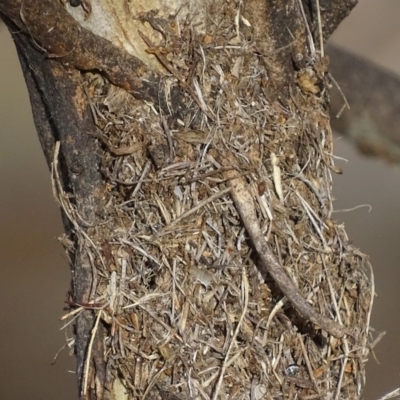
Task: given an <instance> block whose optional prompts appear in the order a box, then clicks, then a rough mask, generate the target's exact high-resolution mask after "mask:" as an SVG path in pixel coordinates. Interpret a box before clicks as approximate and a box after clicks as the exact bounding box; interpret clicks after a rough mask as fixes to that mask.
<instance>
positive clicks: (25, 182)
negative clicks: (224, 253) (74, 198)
mask: <svg viewBox="0 0 400 400" xmlns="http://www.w3.org/2000/svg"><path fill="white" fill-rule="evenodd" d="M399 15H400V2H395V1H385V2H378V1H374V0H361V1H360V4H359V5H358V6H357V7H356V9H355V10H354V12H353V14H352V16H351V17H349V18H348V19H347V20H346V21H345V22H344V23H343V24H342V26H341V29H340V31H339V32H338V33H337V34H336V35H335V37H334V41H335V42H337V43H340V44H341V45H343V46H345V47H346V48H347V49H349V50H351V51H353V52H355V53H357V54H359V55H363V56H365V57H367V58H369V59H372V60H374V61H375V62H377V63H379V64H381V65H383V66H385V67H387V68H390V69H391V70H393V71H394V72H396V73H398V74H399V75H400V56H399V46H400V30H399V23H398V21H399ZM0 54H1V59H0V321H1V325H0V399H7V400H20V399H32V400H36V399H37V400H42V399H43V400H47V399H59V400H64V399H65V400H67V399H68V400H73V399H76V398H77V392H76V387H75V386H76V384H75V376H74V374H73V372H70V371H72V370H73V369H74V359H73V358H72V357H68V350H64V351H63V352H62V353H61V355H60V357H59V359H58V362H57V364H56V365H55V366H51V365H50V363H51V361H52V359H53V357H54V355H55V354H56V352H57V350H58V349H59V348H60V347H62V346H63V345H64V343H65V333H64V331H60V327H61V323H60V322H59V321H58V318H59V317H60V316H61V315H63V301H64V299H65V294H66V292H67V290H68V288H69V279H70V275H69V270H68V265H67V262H66V259H65V256H64V253H63V249H62V247H61V246H60V245H59V244H58V242H57V239H56V238H57V237H58V236H60V235H61V233H62V226H61V222H60V215H59V211H58V208H57V206H56V204H55V201H54V200H53V198H52V194H51V187H50V175H49V171H48V169H47V166H46V164H45V161H44V157H43V155H42V154H41V149H40V146H39V142H38V140H37V138H36V132H35V129H34V127H33V124H32V117H31V113H30V107H29V101H28V97H27V93H26V88H25V83H24V82H23V78H22V75H21V72H20V67H19V64H18V60H17V57H16V54H15V50H14V48H13V44H12V42H11V40H10V37H9V34H8V32H7V31H6V29H5V28H4V27H0ZM372 95H373V94H372ZM399 112H400V110H399ZM335 143H336V154H337V155H339V156H341V157H345V158H347V159H348V160H349V162H348V163H344V162H342V161H338V165H340V166H342V167H343V168H344V171H345V173H344V175H343V176H337V177H335V188H334V194H335V197H336V198H337V201H336V202H335V209H336V210H340V209H344V208H350V207H353V206H356V205H359V204H365V203H368V204H370V205H371V206H372V211H371V212H368V209H367V208H361V209H358V210H355V211H352V212H346V213H343V212H338V213H337V214H335V217H336V219H337V220H338V221H343V222H345V224H346V227H347V231H348V233H349V236H350V238H351V239H352V240H353V241H354V243H355V244H356V245H357V246H358V247H360V248H361V249H362V250H363V251H364V252H365V253H368V254H370V256H371V261H372V264H373V266H374V269H375V281H376V291H377V293H378V297H377V298H376V303H375V308H374V313H373V318H372V327H373V328H374V329H375V330H376V331H378V332H379V331H383V330H384V331H387V335H386V336H385V337H384V339H383V340H382V342H381V343H380V344H379V345H378V347H377V348H376V357H377V359H378V361H379V363H378V362H377V361H376V360H374V358H373V357H372V356H371V357H370V362H369V364H368V375H367V388H366V391H365V395H364V398H365V399H366V400H373V399H377V398H378V397H379V396H382V395H383V394H385V393H387V392H389V391H391V390H393V389H395V388H396V387H399V386H400V363H399V358H400V339H399V332H400V321H399V314H400V313H399V310H400V304H399V303H400V287H399V286H400V285H399V282H400V263H399V261H398V260H399V259H400V241H399V237H400V212H399V204H400V168H399V167H398V166H389V165H385V164H384V163H383V162H381V161H378V160H371V159H366V158H362V157H361V156H359V155H358V154H357V153H356V152H355V151H354V149H353V148H352V147H351V146H350V145H349V144H348V143H347V142H346V141H345V140H344V139H341V138H339V137H337V138H336V139H335Z"/></svg>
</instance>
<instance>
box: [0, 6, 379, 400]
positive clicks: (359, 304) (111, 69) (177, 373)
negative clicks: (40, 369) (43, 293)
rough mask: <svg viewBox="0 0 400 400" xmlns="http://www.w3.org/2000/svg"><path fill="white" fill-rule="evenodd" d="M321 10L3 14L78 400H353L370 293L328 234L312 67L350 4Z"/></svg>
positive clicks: (22, 10) (14, 9)
mask: <svg viewBox="0 0 400 400" xmlns="http://www.w3.org/2000/svg"><path fill="white" fill-rule="evenodd" d="M133 3H134V4H133ZM320 3H321V4H320V7H318V3H315V4H314V3H313V2H312V3H308V2H301V1H295V0H292V1H280V0H270V1H264V0H263V1H261V0H248V1H244V2H243V4H242V2H227V1H225V0H217V1H204V2H198V1H193V2H191V1H188V2H177V1H176V2H174V1H163V2H161V1H160V2H158V1H152V2H123V1H114V2H111V1H108V0H104V1H97V2H90V1H89V0H85V1H83V2H72V1H71V2H68V3H67V4H64V5H63V4H61V3H58V2H56V1H51V0H43V1H41V2H27V3H24V2H21V1H12V0H1V1H0V12H1V13H2V14H3V18H4V19H5V22H6V23H7V24H8V26H9V28H10V31H11V33H12V35H13V38H14V40H15V42H16V45H17V49H18V53H19V56H20V60H21V65H22V68H23V71H24V75H25V78H26V81H27V85H28V88H29V92H30V96H31V102H32V109H33V114H34V119H35V123H36V126H37V129H38V133H39V137H40V140H41V143H42V146H43V149H44V152H45V155H46V158H47V161H48V163H49V166H50V168H51V172H52V181H53V188H54V194H55V197H56V198H57V200H58V201H59V203H60V206H61V209H62V212H63V217H64V220H65V226H66V236H65V237H64V238H63V243H64V244H65V246H66V249H67V251H68V254H69V255H70V257H71V267H72V275H73V287H72V291H71V298H70V299H69V304H70V306H71V311H70V312H69V313H68V315H67V316H66V317H70V318H74V317H77V318H76V320H75V330H74V340H75V349H76V355H77V359H78V368H77V372H78V377H79V385H80V390H81V391H80V393H81V398H82V399H116V400H121V399H144V398H149V399H153V398H162V399H189V398H191V399H202V398H205V399H225V398H232V399H250V398H251V399H262V398H270V399H281V398H286V397H289V398H295V397H296V396H304V397H308V398H310V396H311V397H312V398H337V399H339V398H349V399H353V398H354V399H356V398H359V397H360V396H361V390H362V387H363V383H364V364H365V361H366V357H367V355H368V348H367V339H368V325H369V317H370V312H371V306H372V298H373V296H372V288H371V283H370V281H369V278H368V274H367V273H366V271H365V268H366V265H367V264H368V262H367V259H366V257H365V256H364V255H363V254H361V253H360V252H359V251H358V250H356V249H355V248H354V247H352V246H351V244H349V242H348V240H347V236H346V234H345V232H344V229H343V227H342V226H338V225H337V224H335V222H334V221H333V220H332V218H331V213H332V199H331V175H330V174H331V171H334V172H335V171H337V168H336V167H335V166H334V164H333V159H332V138H331V130H330V126H329V117H328V94H327V86H328V85H329V80H328V77H327V61H326V59H325V58H324V57H322V54H323V52H321V51H317V49H318V40H317V38H318V34H319V33H320V32H321V29H322V32H323V35H324V36H329V34H330V33H331V32H332V31H333V30H334V28H335V27H336V26H337V25H338V23H339V22H340V20H341V19H342V18H344V16H345V15H347V14H348V12H349V11H350V9H351V7H352V6H354V4H355V2H354V1H351V2H346V1H343V2H325V1H321V2H320ZM316 4H317V6H316ZM318 15H320V16H321V18H322V19H319V17H318ZM132 21H134V23H133V22H132ZM318 21H320V24H319V23H318ZM316 32H317V33H316Z"/></svg>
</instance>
